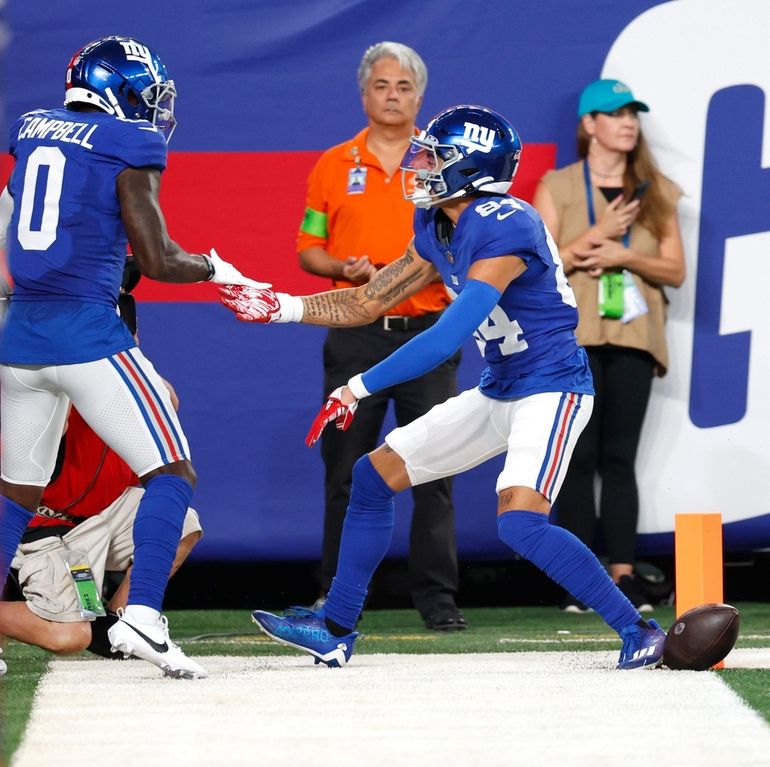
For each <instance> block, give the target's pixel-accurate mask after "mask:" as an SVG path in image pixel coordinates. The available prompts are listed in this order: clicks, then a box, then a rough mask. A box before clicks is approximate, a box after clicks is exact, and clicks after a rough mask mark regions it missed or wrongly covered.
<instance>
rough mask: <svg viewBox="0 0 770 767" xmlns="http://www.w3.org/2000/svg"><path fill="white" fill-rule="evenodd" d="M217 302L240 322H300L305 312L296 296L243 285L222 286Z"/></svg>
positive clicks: (300, 300)
mask: <svg viewBox="0 0 770 767" xmlns="http://www.w3.org/2000/svg"><path fill="white" fill-rule="evenodd" d="M219 300H220V301H221V302H222V303H223V304H224V305H225V306H226V307H227V308H228V309H230V311H232V312H235V316H236V317H237V318H238V319H239V320H241V322H301V321H302V315H303V313H304V311H305V307H304V306H303V305H302V299H301V298H298V297H297V296H290V295H289V294H288V293H275V292H273V291H272V290H268V289H262V288H250V287H247V286H245V285H224V286H223V287H221V288H220V289H219Z"/></svg>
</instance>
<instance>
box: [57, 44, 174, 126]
mask: <svg viewBox="0 0 770 767" xmlns="http://www.w3.org/2000/svg"><path fill="white" fill-rule="evenodd" d="M64 87H65V89H66V90H65V94H64V105H65V106H68V105H70V104H90V105H91V106H96V107H99V109H103V110H104V111H105V112H107V113H108V114H111V115H115V116H116V117H122V118H127V119H130V120H147V121H148V122H151V123H152V124H153V125H154V126H156V127H157V128H158V130H160V131H161V132H162V133H163V135H164V136H165V137H166V141H169V140H170V138H171V134H172V133H173V132H174V128H175V127H176V120H175V119H174V99H175V98H176V88H175V87H174V81H173V80H170V79H169V77H168V73H167V72H166V67H165V66H164V65H163V62H162V61H161V60H160V58H158V55H157V54H156V53H155V52H154V51H153V50H151V49H150V48H148V47H147V46H146V45H144V44H143V43H140V42H139V41H138V40H134V39H132V38H130V37H119V36H113V37H103V38H101V40H95V41H94V42H92V43H89V44H88V45H86V46H85V47H84V48H81V49H80V50H79V51H78V52H77V53H76V54H75V55H74V56H73V57H72V60H71V61H70V63H69V66H68V67H67V76H66V81H65V86H64Z"/></svg>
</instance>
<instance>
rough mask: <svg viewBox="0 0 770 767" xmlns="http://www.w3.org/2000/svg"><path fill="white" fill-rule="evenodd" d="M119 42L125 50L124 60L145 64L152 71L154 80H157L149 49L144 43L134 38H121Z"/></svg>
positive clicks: (155, 68) (156, 70) (156, 71)
mask: <svg viewBox="0 0 770 767" xmlns="http://www.w3.org/2000/svg"><path fill="white" fill-rule="evenodd" d="M120 44H121V45H122V46H123V50H124V51H125V52H126V61H139V62H140V63H142V64H145V65H146V66H147V68H148V69H149V70H150V72H151V73H152V75H153V77H154V78H155V80H158V69H157V67H156V66H155V62H154V61H153V60H152V54H151V53H150V49H149V48H148V47H147V46H146V45H142V44H141V43H138V42H137V41H136V40H125V41H124V40H121V41H120Z"/></svg>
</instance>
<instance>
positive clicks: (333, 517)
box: [321, 315, 460, 616]
mask: <svg viewBox="0 0 770 767" xmlns="http://www.w3.org/2000/svg"><path fill="white" fill-rule="evenodd" d="M437 317H438V315H436V317H435V318H434V317H430V318H425V319H424V320H423V321H422V322H421V323H420V325H427V324H429V323H430V322H432V321H435V319H437ZM419 332H421V330H419V329H415V330H412V329H409V330H385V328H384V327H383V323H382V320H380V321H379V322H378V323H375V324H374V325H367V326H365V327H361V328H344V329H338V328H334V329H332V330H330V331H329V333H328V335H327V338H326V343H325V344H324V391H325V393H326V394H328V393H329V392H331V391H333V390H334V389H336V388H337V387H338V386H342V385H343V384H345V383H347V381H348V379H349V378H350V377H351V376H353V375H355V374H356V373H361V372H363V371H365V370H367V369H368V368H370V367H371V366H372V365H375V364H376V363H377V362H380V361H381V360H383V359H385V357H387V356H388V355H389V354H391V353H392V352H393V351H395V350H396V349H398V348H399V347H400V346H403V345H404V344H405V343H406V342H407V341H409V340H410V339H412V338H413V337H414V336H415V335H417V334H418V333H419ZM459 361H460V354H459V352H458V353H457V354H456V355H455V356H454V357H452V358H451V359H450V360H447V362H444V363H443V364H441V365H440V366H439V367H437V368H436V369H435V370H432V371H431V372H429V373H426V374H425V375H424V376H422V377H421V378H418V379H415V380H413V381H407V382H405V383H402V384H399V385H397V386H393V387H391V388H390V389H386V390H384V391H381V392H378V393H376V394H373V395H372V396H370V397H366V398H365V399H363V400H361V402H360V404H359V406H358V410H357V412H356V417H355V419H354V421H353V424H352V425H351V427H350V428H349V429H348V430H347V431H346V432H341V431H339V430H338V429H336V428H334V426H333V425H330V426H329V427H327V429H326V430H325V431H324V433H323V437H322V440H321V455H322V457H323V460H324V464H325V466H326V513H325V517H324V538H323V552H322V560H321V589H322V590H323V592H324V593H326V592H327V591H328V590H329V588H330V586H331V581H332V578H333V577H334V574H335V572H336V569H337V557H338V554H339V546H340V538H341V537H342V525H343V522H344V520H345V513H346V511H347V507H348V501H349V500H350V487H351V484H352V479H351V475H352V472H353V464H354V463H355V462H356V461H357V460H358V459H359V458H360V457H361V456H362V455H364V454H366V453H369V452H371V451H372V450H374V448H375V447H377V445H378V443H379V440H380V430H381V428H382V423H383V420H384V418H385V413H386V411H387V408H388V402H389V400H391V399H392V400H393V403H394V406H395V416H396V422H397V423H398V424H399V425H404V424H407V423H410V422H411V421H413V420H414V419H415V418H418V417H419V416H421V415H423V414H424V413H426V412H427V411H428V410H430V409H431V408H432V407H433V406H434V405H437V404H439V403H441V402H444V401H445V400H447V399H449V398H450V397H453V396H455V395H456V394H457V378H456V373H457V366H458V364H459ZM412 495H413V497H414V512H413V514H412V526H411V530H410V537H409V585H410V591H411V595H412V601H413V602H414V605H415V607H416V608H417V609H418V610H419V611H420V613H421V614H422V615H423V616H424V615H425V614H426V613H427V612H428V610H429V609H430V608H431V607H432V606H434V605H435V604H437V603H440V602H442V601H443V602H452V603H454V598H455V595H456V593H457V581H458V574H457V546H456V542H455V526H454V506H453V505H452V482H451V479H449V478H447V479H441V480H436V481H435V482H428V483H426V484H424V485H419V486H418V487H414V488H412ZM442 597H443V599H442Z"/></svg>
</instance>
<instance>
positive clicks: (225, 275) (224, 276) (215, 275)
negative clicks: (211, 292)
mask: <svg viewBox="0 0 770 767" xmlns="http://www.w3.org/2000/svg"><path fill="white" fill-rule="evenodd" d="M203 258H205V259H206V261H207V262H208V266H209V273H210V274H209V276H208V277H207V278H206V280H204V282H216V283H217V284H218V285H249V286H250V287H252V288H270V287H272V285H271V284H270V283H269V282H257V281H256V280H252V279H250V278H249V277H244V276H243V275H242V274H241V273H240V272H239V271H238V270H237V269H236V268H235V267H234V266H233V265H232V264H228V263H227V261H223V260H222V259H221V258H220V257H219V254H218V253H217V252H216V250H214V248H212V249H211V253H209V255H208V256H207V255H204V256H203Z"/></svg>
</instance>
